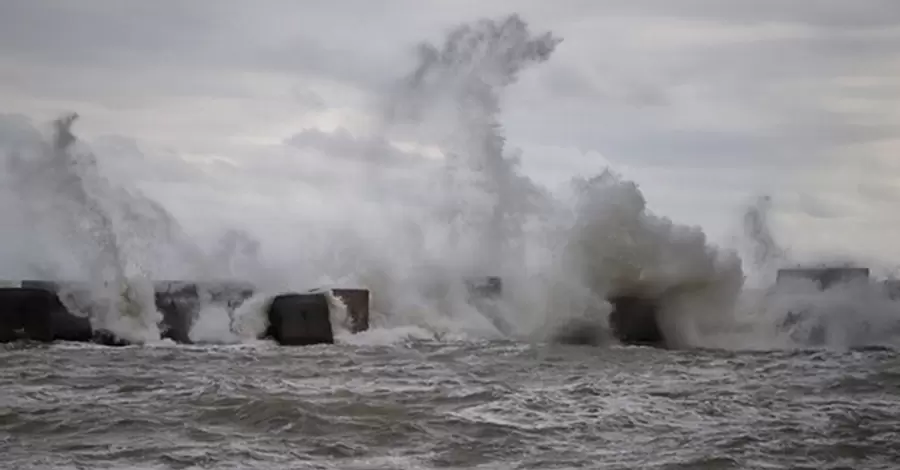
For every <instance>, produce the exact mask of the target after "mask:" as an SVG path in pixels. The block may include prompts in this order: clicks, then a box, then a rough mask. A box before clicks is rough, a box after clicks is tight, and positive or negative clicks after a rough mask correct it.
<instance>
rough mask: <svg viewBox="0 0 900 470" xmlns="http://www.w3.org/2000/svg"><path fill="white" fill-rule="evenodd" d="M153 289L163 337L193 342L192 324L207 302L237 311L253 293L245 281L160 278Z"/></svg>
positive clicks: (181, 341)
mask: <svg viewBox="0 0 900 470" xmlns="http://www.w3.org/2000/svg"><path fill="white" fill-rule="evenodd" d="M154 292H155V294H154V297H155V302H156V308H158V309H159V311H160V313H162V315H163V321H162V323H161V324H160V331H161V332H162V336H163V337H164V338H169V339H171V340H172V341H175V342H177V343H191V339H190V332H191V327H192V326H193V324H194V321H196V319H197V316H198V315H199V313H200V309H202V308H203V304H204V303H205V302H210V303H213V304H217V305H221V306H223V307H225V308H227V309H229V310H234V309H236V308H237V307H239V306H240V305H241V304H243V303H244V302H245V301H246V300H247V299H249V298H250V297H252V296H253V293H254V287H253V286H252V285H250V284H247V283H242V282H185V281H158V282H155V283H154Z"/></svg>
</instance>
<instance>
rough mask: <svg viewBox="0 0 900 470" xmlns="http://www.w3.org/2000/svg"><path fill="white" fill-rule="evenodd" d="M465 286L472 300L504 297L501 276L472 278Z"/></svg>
mask: <svg viewBox="0 0 900 470" xmlns="http://www.w3.org/2000/svg"><path fill="white" fill-rule="evenodd" d="M465 284H466V290H467V291H468V294H469V299H470V300H480V299H495V298H498V297H500V296H501V295H503V279H501V278H500V277H499V276H485V277H481V278H470V279H466V281H465Z"/></svg>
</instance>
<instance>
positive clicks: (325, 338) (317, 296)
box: [268, 293, 334, 346]
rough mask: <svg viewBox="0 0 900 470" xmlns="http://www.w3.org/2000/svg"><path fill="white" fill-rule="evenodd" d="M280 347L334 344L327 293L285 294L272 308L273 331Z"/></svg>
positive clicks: (274, 302)
mask: <svg viewBox="0 0 900 470" xmlns="http://www.w3.org/2000/svg"><path fill="white" fill-rule="evenodd" d="M268 336H271V337H272V338H273V339H274V340H275V341H277V342H278V343H279V344H282V345H285V346H305V345H311V344H323V343H324V344H332V343H334V331H333V329H332V326H331V316H330V309H329V305H328V298H327V297H326V296H325V294H324V293H307V294H282V295H278V296H276V297H275V298H273V299H272V301H271V303H270V305H269V330H268Z"/></svg>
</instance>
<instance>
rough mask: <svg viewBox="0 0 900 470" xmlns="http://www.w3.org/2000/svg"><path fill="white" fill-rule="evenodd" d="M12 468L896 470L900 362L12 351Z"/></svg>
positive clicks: (470, 345) (6, 447)
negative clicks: (844, 469) (843, 469)
mask: <svg viewBox="0 0 900 470" xmlns="http://www.w3.org/2000/svg"><path fill="white" fill-rule="evenodd" d="M0 382H2V389H3V391H2V394H0V459H2V465H0V466H2V468H10V469H64V468H65V469H88V468H91V469H92V468H149V469H167V468H171V469H201V468H226V469H243V468H246V469H302V468H317V469H394V468H396V469H413V468H444V469H454V468H459V469H463V468H466V469H468V468H483V469H516V468H522V469H526V468H528V469H539V468H596V469H607V468H608V469H729V468H807V469H833V468H847V469H863V468H872V469H875V468H884V469H888V468H900V355H898V354H897V352H894V351H890V350H868V351H851V352H828V351H803V352H766V353H761V352H752V353H734V352H721V351H690V352H672V351H660V350H654V349H649V348H637V347H618V348H615V347H614V348H594V347H576V346H562V345H545V344H524V343H514V342H428V341H424V342H423V341H416V342H408V343H402V344H394V345H390V346H359V345H355V346H351V345H334V346H316V347H309V348H279V347H276V346H274V345H271V344H268V343H258V344H253V345H238V346H209V347H199V346H153V347H126V348H106V347H101V346H95V345H78V344H58V345H51V346H46V345H26V344H15V345H6V346H2V347H0Z"/></svg>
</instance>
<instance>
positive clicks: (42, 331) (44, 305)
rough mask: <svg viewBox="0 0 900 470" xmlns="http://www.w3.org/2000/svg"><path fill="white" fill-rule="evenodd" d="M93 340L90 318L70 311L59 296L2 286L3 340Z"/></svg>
mask: <svg viewBox="0 0 900 470" xmlns="http://www.w3.org/2000/svg"><path fill="white" fill-rule="evenodd" d="M16 339H30V340H33V341H43V342H50V341H54V340H65V341H90V339H91V324H90V321H89V320H88V319H87V318H82V317H77V316H75V315H72V314H71V313H69V312H68V311H67V310H66V308H65V307H64V306H63V305H62V303H61V302H60V300H59V297H58V296H57V295H56V294H55V293H54V292H52V291H50V290H47V289H42V288H33V287H32V288H9V287H7V288H0V341H14V340H16Z"/></svg>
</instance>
